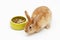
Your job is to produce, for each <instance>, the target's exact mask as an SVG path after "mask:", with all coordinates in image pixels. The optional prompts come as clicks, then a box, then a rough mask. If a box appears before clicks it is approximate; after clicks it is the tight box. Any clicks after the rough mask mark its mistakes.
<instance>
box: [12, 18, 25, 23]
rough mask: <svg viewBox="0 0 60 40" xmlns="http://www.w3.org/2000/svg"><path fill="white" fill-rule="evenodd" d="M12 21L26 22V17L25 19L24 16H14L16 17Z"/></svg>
mask: <svg viewBox="0 0 60 40" xmlns="http://www.w3.org/2000/svg"><path fill="white" fill-rule="evenodd" d="M12 21H13V22H15V23H18V24H20V23H23V22H25V21H26V19H25V18H24V17H14V18H13V19H12Z"/></svg>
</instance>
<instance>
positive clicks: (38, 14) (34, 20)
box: [24, 6, 52, 34]
mask: <svg viewBox="0 0 60 40" xmlns="http://www.w3.org/2000/svg"><path fill="white" fill-rule="evenodd" d="M25 15H26V17H27V19H28V22H27V23H26V25H25V27H24V31H25V32H26V33H28V34H33V33H37V32H39V31H41V30H42V29H44V28H46V29H48V28H50V24H51V17H52V13H51V10H50V9H49V8H48V7H46V6H40V7H38V8H36V9H35V10H34V12H33V14H32V17H30V16H29V15H28V12H27V11H26V10H25Z"/></svg>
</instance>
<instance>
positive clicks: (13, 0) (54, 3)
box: [0, 0, 60, 40]
mask: <svg viewBox="0 0 60 40" xmlns="http://www.w3.org/2000/svg"><path fill="white" fill-rule="evenodd" d="M39 6H47V7H49V8H50V10H51V11H52V23H51V27H50V29H48V30H46V29H44V30H42V31H41V32H39V33H36V34H34V35H30V36H28V35H27V34H26V33H25V32H24V30H22V31H16V30H13V29H11V27H10V19H11V18H12V17H14V16H18V15H20V16H25V14H24V11H25V10H27V11H28V12H29V15H30V16H31V15H32V12H33V11H34V9H35V8H37V7H39ZM0 40H60V1H59V0H0Z"/></svg>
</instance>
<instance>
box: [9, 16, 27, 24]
mask: <svg viewBox="0 0 60 40" xmlns="http://www.w3.org/2000/svg"><path fill="white" fill-rule="evenodd" d="M15 17H23V16H14V17H13V18H15ZM13 18H11V21H10V22H12V23H13V24H16V25H20V24H24V23H26V22H27V19H26V18H25V17H23V18H25V19H26V20H25V22H23V23H20V24H18V23H15V22H13V21H12V19H13Z"/></svg>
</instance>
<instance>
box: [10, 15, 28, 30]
mask: <svg viewBox="0 0 60 40" xmlns="http://www.w3.org/2000/svg"><path fill="white" fill-rule="evenodd" d="M26 22H27V21H26V18H25V17H23V16H15V17H13V18H12V19H11V21H10V25H11V28H12V29H14V30H23V29H24V27H25V25H26Z"/></svg>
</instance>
